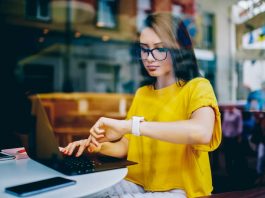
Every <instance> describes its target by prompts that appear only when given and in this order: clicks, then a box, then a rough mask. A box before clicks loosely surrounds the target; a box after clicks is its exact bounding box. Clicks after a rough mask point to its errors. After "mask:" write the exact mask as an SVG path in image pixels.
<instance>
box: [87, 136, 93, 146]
mask: <svg viewBox="0 0 265 198" xmlns="http://www.w3.org/2000/svg"><path fill="white" fill-rule="evenodd" d="M91 138H92V136H91V135H89V137H88V138H87V141H86V146H89V144H90V142H91Z"/></svg>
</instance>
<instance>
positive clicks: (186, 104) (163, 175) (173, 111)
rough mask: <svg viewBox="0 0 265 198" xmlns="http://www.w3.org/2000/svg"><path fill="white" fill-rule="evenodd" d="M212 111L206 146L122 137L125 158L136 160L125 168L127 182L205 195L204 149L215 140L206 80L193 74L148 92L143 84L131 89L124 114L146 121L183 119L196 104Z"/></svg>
mask: <svg viewBox="0 0 265 198" xmlns="http://www.w3.org/2000/svg"><path fill="white" fill-rule="evenodd" d="M204 106H210V107H212V108H213V109H214V111H215V116H216V117H215V126H214V131H213V136H212V139H211V142H210V143H209V144H208V145H185V144H173V143H168V142H164V141H160V140H156V139H152V138H149V137H144V136H139V137H138V136H134V135H126V137H127V138H128V139H129V150H128V156H127V158H128V160H132V161H135V162H138V164H137V165H134V166H129V167H128V175H127V177H126V179H127V180H130V181H132V182H134V183H137V184H139V185H141V186H143V187H144V189H145V190H148V191H168V190H171V189H183V190H185V192H186V193H187V196H188V197H198V196H205V195H210V194H211V192H212V189H213V187H212V177H211V169H210V163H209V157H208V151H213V150H214V149H216V148H217V147H218V146H219V144H220V142H221V134H222V133H221V121H220V113H219V109H218V105H217V101H216V97H215V95H214V92H213V89H212V86H211V84H210V82H209V81H208V80H207V79H205V78H195V79H193V80H191V81H189V82H188V83H186V84H185V85H183V86H180V85H178V83H176V84H173V85H170V86H168V87H165V88H162V89H159V90H154V88H153V86H151V85H149V86H144V87H141V88H139V89H138V90H137V92H136V94H135V97H134V100H133V103H132V106H131V108H130V110H129V112H128V115H127V118H128V119H130V118H131V117H132V116H143V117H144V118H145V120H146V121H160V122H167V121H177V120H187V119H189V118H190V116H191V114H192V112H194V111H195V110H197V109H198V108H200V107H204Z"/></svg>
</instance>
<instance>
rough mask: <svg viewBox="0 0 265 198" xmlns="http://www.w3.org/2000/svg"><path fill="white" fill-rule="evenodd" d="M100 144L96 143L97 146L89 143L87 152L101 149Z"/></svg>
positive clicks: (96, 151)
mask: <svg viewBox="0 0 265 198" xmlns="http://www.w3.org/2000/svg"><path fill="white" fill-rule="evenodd" d="M101 145H102V144H98V146H96V145H95V144H94V143H92V142H91V143H90V145H89V147H88V152H90V153H98V152H99V151H100V149H101Z"/></svg>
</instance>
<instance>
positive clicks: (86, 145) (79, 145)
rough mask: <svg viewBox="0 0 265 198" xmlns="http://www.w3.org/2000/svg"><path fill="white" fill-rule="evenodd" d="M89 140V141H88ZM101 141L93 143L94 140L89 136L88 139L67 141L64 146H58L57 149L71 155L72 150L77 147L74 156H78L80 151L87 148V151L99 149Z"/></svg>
mask: <svg viewBox="0 0 265 198" xmlns="http://www.w3.org/2000/svg"><path fill="white" fill-rule="evenodd" d="M89 142H90V143H89ZM101 145H102V143H98V142H96V143H94V140H93V141H92V140H91V136H90V138H88V139H84V140H79V141H75V142H71V143H69V144H68V145H67V146H66V147H65V148H62V147H59V150H60V151H61V152H63V153H64V154H65V155H72V154H73V153H74V151H75V150H76V149H77V148H78V151H77V152H76V154H75V156H76V157H79V156H80V155H82V153H83V152H84V151H85V150H87V151H88V152H89V153H97V152H99V151H100V149H101Z"/></svg>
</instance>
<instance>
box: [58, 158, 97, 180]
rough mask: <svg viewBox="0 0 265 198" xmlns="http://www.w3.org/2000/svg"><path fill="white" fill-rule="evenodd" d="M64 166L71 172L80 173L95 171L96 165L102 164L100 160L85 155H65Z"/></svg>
mask: <svg viewBox="0 0 265 198" xmlns="http://www.w3.org/2000/svg"><path fill="white" fill-rule="evenodd" d="M63 164H64V167H65V168H66V169H68V170H69V172H71V174H74V175H79V174H86V173H92V172H95V167H98V166H100V165H101V163H100V162H98V161H95V160H93V159H89V158H87V157H85V156H81V157H73V156H65V157H64V160H63Z"/></svg>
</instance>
